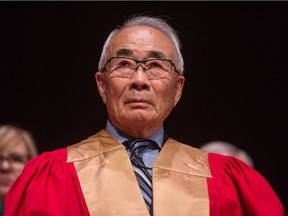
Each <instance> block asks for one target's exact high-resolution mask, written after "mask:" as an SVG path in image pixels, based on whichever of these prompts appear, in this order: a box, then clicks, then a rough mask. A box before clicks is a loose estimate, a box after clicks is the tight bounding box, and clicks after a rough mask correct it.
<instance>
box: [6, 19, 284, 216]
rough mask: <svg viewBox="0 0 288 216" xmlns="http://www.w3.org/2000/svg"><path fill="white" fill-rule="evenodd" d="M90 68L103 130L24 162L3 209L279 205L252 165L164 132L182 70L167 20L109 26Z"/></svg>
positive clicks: (277, 209)
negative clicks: (94, 67) (94, 65)
mask: <svg viewBox="0 0 288 216" xmlns="http://www.w3.org/2000/svg"><path fill="white" fill-rule="evenodd" d="M95 77H96V82H97V86H98V90H99V93H100V95H101V97H102V99H103V102H104V104H105V105H106V108H107V112H108V121H107V125H106V128H105V130H101V131H100V132H98V133H97V134H95V135H93V136H91V137H89V138H88V139H86V140H84V141H82V142H80V143H78V144H75V145H71V146H68V147H67V148H65V149H59V150H56V151H53V152H46V153H44V154H42V155H41V156H39V157H37V158H36V159H34V160H32V161H31V162H29V164H28V165H27V166H26V168H25V170H24V171H23V174H22V175H21V177H20V178H18V180H17V182H16V183H15V184H14V186H13V187H12V189H11V190H10V192H9V194H8V196H7V201H6V202H5V208H6V209H7V212H6V215H13V216H14V215H37V216H38V215H117V216H122V215H125V216H127V215H137V216H140V215H149V214H150V215H155V216H159V215H165V216H175V215H189V216H190V215H197V216H199V215H203V216H204V215H233V216H237V215H274V216H278V215H279V216H280V215H284V212H283V207H282V205H281V203H280V201H279V200H278V198H277V196H276V194H275V193H274V191H273V190H272V188H271V187H270V186H269V184H268V183H267V182H266V181H265V180H264V178H263V177H262V176H260V175H259V174H258V173H257V172H256V171H254V170H253V169H252V168H251V167H249V166H248V165H246V164H244V163H242V162H241V161H239V160H237V159H235V158H232V157H226V156H221V155H217V154H213V153H209V154H208V153H207V152H204V151H201V150H199V149H195V148H193V147H190V146H189V145H185V144H182V143H180V142H177V141H176V140H173V139H172V138H169V137H168V135H167V134H166V133H165V132H164V128H163V123H164V121H165V119H166V118H167V116H168V115H169V113H170V112H171V111H172V109H173V107H174V106H176V104H177V103H178V101H179V99H180V97H181V93H182V89H183V85H184V80H185V79H184V76H183V59H182V56H181V53H180V46H179V40H178V37H177V35H176V33H175V31H174V30H173V29H172V27H170V26H169V25H168V24H167V23H166V22H165V21H164V20H162V19H159V18H155V17H148V16H135V17H133V18H131V19H129V20H128V21H126V22H125V24H124V25H123V26H122V27H119V28H117V29H116V30H114V31H113V32H111V34H110V35H109V37H108V39H107V40H106V43H105V44H104V47H103V51H102V56H101V59H100V62H99V72H97V73H96V76H95ZM152 191H153V192H152Z"/></svg>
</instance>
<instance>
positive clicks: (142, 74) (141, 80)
mask: <svg viewBox="0 0 288 216" xmlns="http://www.w3.org/2000/svg"><path fill="white" fill-rule="evenodd" d="M149 86H150V83H149V78H148V77H147V74H146V71H145V68H144V67H143V66H142V65H138V67H137V68H136V70H135V72H134V75H133V77H132V78H131V87H132V88H133V89H137V90H144V89H148V88H149Z"/></svg>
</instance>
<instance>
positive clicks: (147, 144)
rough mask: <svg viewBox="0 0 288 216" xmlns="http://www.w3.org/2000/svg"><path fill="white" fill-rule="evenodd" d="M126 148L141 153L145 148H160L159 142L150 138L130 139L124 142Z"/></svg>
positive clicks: (134, 152)
mask: <svg viewBox="0 0 288 216" xmlns="http://www.w3.org/2000/svg"><path fill="white" fill-rule="evenodd" d="M124 144H125V145H126V148H130V151H131V154H132V155H133V154H137V155H140V154H141V152H142V151H143V150H145V149H151V150H154V149H158V150H160V148H159V146H158V145H157V143H156V142H155V141H153V140H150V139H130V140H127V141H125V142H124Z"/></svg>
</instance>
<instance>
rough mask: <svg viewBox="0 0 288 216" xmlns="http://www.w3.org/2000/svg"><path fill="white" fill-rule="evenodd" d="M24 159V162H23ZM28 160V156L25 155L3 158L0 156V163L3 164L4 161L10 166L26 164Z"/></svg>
mask: <svg viewBox="0 0 288 216" xmlns="http://www.w3.org/2000/svg"><path fill="white" fill-rule="evenodd" d="M17 157H18V158H21V160H15V158H17ZM24 157H26V158H25V160H24ZM29 160H30V157H29V155H28V154H25V155H18V154H12V155H9V156H3V155H0V163H3V162H4V161H7V162H9V164H10V165H15V164H26V163H27V162H28V161H29Z"/></svg>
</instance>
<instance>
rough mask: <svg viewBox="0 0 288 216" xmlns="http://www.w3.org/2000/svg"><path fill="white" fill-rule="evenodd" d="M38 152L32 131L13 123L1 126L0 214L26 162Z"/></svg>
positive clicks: (0, 214) (0, 215)
mask: <svg viewBox="0 0 288 216" xmlns="http://www.w3.org/2000/svg"><path fill="white" fill-rule="evenodd" d="M37 154H38V152H37V148H36V145H35V142H34V140H33V137H32V135H31V133H29V132H28V131H26V130H23V129H21V128H19V127H16V126H12V125H3V126H0V216H2V215H3V202H4V199H5V196H6V194H7V192H8V190H9V188H10V187H11V185H12V183H13V182H14V181H15V179H16V178H17V177H18V176H19V175H20V173H21V172H22V170H23V168H24V166H25V164H26V163H27V162H28V161H29V160H30V159H31V158H33V157H35V156H36V155H37Z"/></svg>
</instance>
